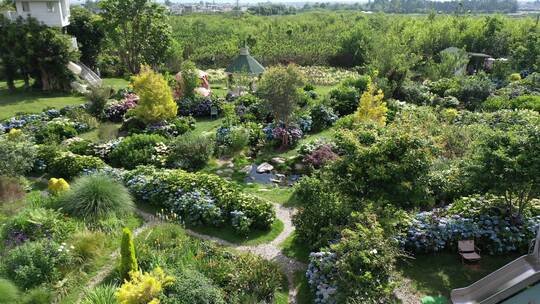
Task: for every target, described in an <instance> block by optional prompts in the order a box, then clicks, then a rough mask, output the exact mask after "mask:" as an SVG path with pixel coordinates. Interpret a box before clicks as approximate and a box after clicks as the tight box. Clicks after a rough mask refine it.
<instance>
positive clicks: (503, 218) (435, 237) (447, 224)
mask: <svg viewBox="0 0 540 304" xmlns="http://www.w3.org/2000/svg"><path fill="white" fill-rule="evenodd" d="M453 209H455V208H454V205H449V206H448V207H446V208H442V209H434V210H432V211H424V212H420V213H417V214H416V215H415V216H414V217H413V219H412V221H411V222H410V224H409V225H408V227H407V228H406V232H405V235H404V236H400V237H399V238H398V239H399V241H400V243H401V245H402V247H403V248H405V249H407V250H410V251H413V252H437V251H442V250H444V249H448V248H452V247H455V244H456V243H457V241H458V240H463V239H474V240H475V241H476V245H477V246H479V247H480V248H482V249H484V250H487V252H488V253H490V254H501V253H506V252H511V251H516V250H519V249H522V250H526V249H527V248H528V245H529V241H530V240H531V239H533V238H534V237H535V235H536V231H537V229H538V226H539V224H540V216H538V215H536V216H530V217H524V218H510V217H509V216H508V215H507V214H505V213H498V212H481V213H471V212H468V213H466V212H459V213H455V212H452V210H453Z"/></svg>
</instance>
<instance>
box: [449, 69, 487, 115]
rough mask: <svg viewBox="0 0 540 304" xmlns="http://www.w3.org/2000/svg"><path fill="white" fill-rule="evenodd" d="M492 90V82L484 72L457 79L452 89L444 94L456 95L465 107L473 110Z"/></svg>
mask: <svg viewBox="0 0 540 304" xmlns="http://www.w3.org/2000/svg"><path fill="white" fill-rule="evenodd" d="M492 91H493V84H492V83H491V80H489V78H488V77H487V76H486V75H485V74H477V75H473V76H467V77H463V78H460V79H459V84H458V87H457V88H454V90H451V91H446V94H448V95H451V96H454V97H456V98H457V99H458V100H459V101H460V102H461V103H462V104H463V106H464V107H465V108H467V109H469V110H474V109H476V108H478V107H479V106H480V105H481V104H482V102H484V100H486V99H487V98H488V97H489V95H490V94H491V93H492Z"/></svg>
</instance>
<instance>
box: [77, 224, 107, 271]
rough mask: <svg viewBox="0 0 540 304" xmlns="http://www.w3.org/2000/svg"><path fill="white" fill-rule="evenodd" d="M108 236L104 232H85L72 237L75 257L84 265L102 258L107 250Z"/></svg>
mask: <svg viewBox="0 0 540 304" xmlns="http://www.w3.org/2000/svg"><path fill="white" fill-rule="evenodd" d="M105 242H106V236H105V234H104V233H103V232H94V231H89V230H84V231H80V232H77V233H75V234H73V235H72V236H71V240H70V241H69V243H70V244H72V246H73V256H74V257H75V259H77V260H78V261H80V262H82V263H84V262H88V261H91V260H93V259H96V258H98V257H100V256H101V255H102V254H103V249H104V248H105Z"/></svg>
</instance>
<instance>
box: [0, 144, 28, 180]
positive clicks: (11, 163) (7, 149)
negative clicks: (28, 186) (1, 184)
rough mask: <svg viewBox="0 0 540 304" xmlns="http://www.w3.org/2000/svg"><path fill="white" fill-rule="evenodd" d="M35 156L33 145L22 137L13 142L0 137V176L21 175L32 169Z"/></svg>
mask: <svg viewBox="0 0 540 304" xmlns="http://www.w3.org/2000/svg"><path fill="white" fill-rule="evenodd" d="M36 154H37V153H36V148H35V146H34V144H33V143H32V142H31V141H29V140H28V138H26V137H25V136H24V135H22V136H20V138H17V139H14V140H11V139H10V136H9V135H0V175H7V176H18V175H23V174H24V173H26V172H27V171H29V170H30V169H31V168H32V166H33V164H34V160H35V159H36V157H37V155H36Z"/></svg>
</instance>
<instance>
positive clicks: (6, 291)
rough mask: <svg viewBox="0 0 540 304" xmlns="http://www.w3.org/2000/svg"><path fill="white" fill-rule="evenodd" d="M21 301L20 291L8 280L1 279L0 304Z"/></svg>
mask: <svg viewBox="0 0 540 304" xmlns="http://www.w3.org/2000/svg"><path fill="white" fill-rule="evenodd" d="M18 300H19V289H18V288H17V286H15V284H13V283H12V282H10V281H9V280H6V279H0V303H1V304H12V303H16V302H17V301H18Z"/></svg>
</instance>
